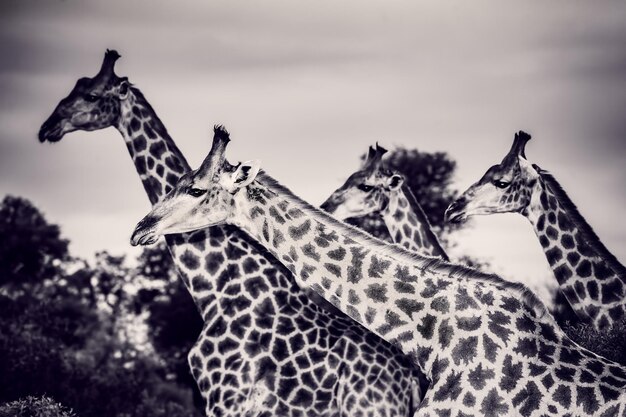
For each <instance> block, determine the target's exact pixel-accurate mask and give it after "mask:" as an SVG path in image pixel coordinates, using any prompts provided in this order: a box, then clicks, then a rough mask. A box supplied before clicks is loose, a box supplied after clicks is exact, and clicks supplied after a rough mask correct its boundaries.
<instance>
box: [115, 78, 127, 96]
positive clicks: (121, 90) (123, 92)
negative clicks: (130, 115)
mask: <svg viewBox="0 0 626 417" xmlns="http://www.w3.org/2000/svg"><path fill="white" fill-rule="evenodd" d="M129 92H130V86H129V85H128V80H122V82H121V83H120V85H119V86H118V87H117V96H118V97H119V99H120V100H126V99H127V98H128V93H129Z"/></svg>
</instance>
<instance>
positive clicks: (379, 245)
mask: <svg viewBox="0 0 626 417" xmlns="http://www.w3.org/2000/svg"><path fill="white" fill-rule="evenodd" d="M257 181H259V182H260V184H262V185H263V186H265V187H267V188H269V190H270V191H272V192H274V193H276V194H280V195H281V196H283V197H285V198H286V199H287V201H289V202H291V203H294V204H297V205H299V206H300V207H299V208H301V209H304V211H305V212H309V214H312V215H314V216H318V217H321V218H323V219H324V220H325V221H326V222H328V223H329V224H331V225H332V226H334V227H337V228H340V229H342V230H343V231H345V232H346V234H347V237H349V238H353V239H355V240H358V241H361V242H364V243H366V244H368V245H371V246H373V247H375V248H376V249H378V250H380V251H381V253H384V254H387V255H390V256H393V257H395V258H399V259H401V260H404V261H406V262H410V263H412V264H417V266H418V267H419V268H420V269H422V270H425V271H433V272H442V273H447V274H448V276H450V277H451V278H456V279H466V278H467V279H469V280H470V281H474V282H482V283H486V284H493V285H496V286H499V287H501V288H503V289H504V290H507V291H510V292H512V293H513V294H516V295H518V296H519V299H520V300H521V301H522V303H523V304H524V305H525V306H526V307H528V309H529V310H530V311H532V312H534V314H535V317H537V318H538V319H544V320H548V321H550V322H554V319H553V318H552V316H551V315H550V314H549V313H548V309H547V308H546V306H545V304H543V302H542V301H541V300H540V299H539V297H537V295H536V294H535V293H534V292H532V291H531V290H530V289H529V288H528V287H527V286H526V285H524V284H523V283H521V282H512V281H507V280H505V279H503V278H501V277H500V276H498V275H496V274H487V273H484V272H481V271H477V270H475V269H472V268H469V267H467V266H464V265H458V264H453V263H450V262H446V261H443V260H442V259H441V258H438V257H430V256H425V255H421V254H418V253H416V252H410V251H408V250H406V249H404V248H403V247H401V246H399V245H396V244H389V243H387V242H384V241H382V240H380V239H378V238H376V237H374V236H371V235H369V234H367V233H365V232H363V231H362V230H360V229H358V228H357V227H355V226H352V225H349V224H347V223H344V222H342V221H340V220H337V219H336V218H334V217H333V216H331V215H330V214H328V213H326V212H324V211H323V210H320V209H318V208H317V207H314V206H313V205H311V204H309V203H307V202H306V201H304V200H303V199H301V198H300V197H298V196H297V195H295V194H294V193H292V192H291V191H290V190H289V189H288V188H286V187H285V186H283V185H282V184H280V183H279V182H278V181H276V180H275V179H274V178H272V177H270V176H269V175H267V173H266V172H265V171H259V174H258V175H257Z"/></svg>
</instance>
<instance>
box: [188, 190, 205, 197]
mask: <svg viewBox="0 0 626 417" xmlns="http://www.w3.org/2000/svg"><path fill="white" fill-rule="evenodd" d="M206 192H207V190H203V189H201V188H190V189H188V190H187V194H189V195H190V196H192V197H200V196H203V195H205V194H206Z"/></svg>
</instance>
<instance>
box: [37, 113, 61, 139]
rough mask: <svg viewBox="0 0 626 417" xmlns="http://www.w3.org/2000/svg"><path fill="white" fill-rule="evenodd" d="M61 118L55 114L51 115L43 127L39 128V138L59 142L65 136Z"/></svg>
mask: <svg viewBox="0 0 626 417" xmlns="http://www.w3.org/2000/svg"><path fill="white" fill-rule="evenodd" d="M62 126H63V125H62V123H61V119H59V118H58V117H55V116H50V118H49V119H48V120H46V121H45V122H44V124H43V125H41V129H39V134H38V135H37V136H38V138H39V142H41V143H43V142H46V141H48V142H58V141H60V140H61V139H62V138H63V134H64V133H63V129H62Z"/></svg>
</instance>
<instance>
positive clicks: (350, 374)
mask: <svg viewBox="0 0 626 417" xmlns="http://www.w3.org/2000/svg"><path fill="white" fill-rule="evenodd" d="M118 58H119V54H118V53H117V52H115V51H107V53H106V54H105V58H104V61H103V64H102V66H101V69H100V71H99V72H98V74H97V75H96V76H95V77H93V78H87V77H85V78H81V79H80V80H79V81H78V82H77V83H76V86H75V87H74V88H73V90H72V91H71V92H70V94H69V95H68V96H67V97H66V98H64V99H63V100H61V102H60V103H59V104H58V105H57V107H56V109H55V110H54V112H53V113H52V115H51V116H50V117H49V118H48V120H47V121H46V122H45V123H44V124H43V126H42V127H41V130H40V132H39V139H40V140H41V141H50V142H58V141H59V140H61V139H62V138H63V136H64V135H65V134H67V133H69V132H73V131H78V130H81V131H93V130H98V129H104V128H107V127H109V126H113V127H115V128H116V129H117V130H118V131H119V132H120V133H121V134H122V136H123V138H124V141H125V143H126V145H127V148H128V151H129V153H130V155H131V158H132V159H133V162H134V164H135V168H136V170H137V173H138V174H139V176H140V178H141V181H142V184H143V186H144V188H145V190H146V192H147V194H148V197H149V199H150V201H151V202H152V203H153V204H154V203H157V202H158V201H161V200H163V197H164V196H165V193H166V192H167V191H169V190H171V189H172V187H173V185H175V184H176V182H177V180H178V178H179V177H180V176H181V174H183V173H184V172H187V171H189V169H190V168H189V165H188V164H187V162H186V160H185V158H184V156H183V155H182V153H181V152H180V150H179V149H178V147H177V146H176V144H175V143H174V141H173V140H172V138H171V137H170V136H169V134H168V132H167V130H166V128H165V126H164V125H163V123H162V122H161V120H160V119H159V117H158V116H157V115H156V114H155V112H154V110H153V109H152V107H151V106H150V104H149V103H148V102H147V100H146V99H145V97H144V96H143V94H142V93H141V91H140V90H139V89H138V88H136V87H135V86H133V85H132V84H130V83H129V82H128V79H127V78H126V77H118V76H117V75H116V74H115V72H114V64H115V62H116V61H117V59H118ZM167 243H168V248H169V250H170V252H171V253H172V257H173V260H174V263H175V266H176V268H177V270H178V273H179V275H180V277H181V279H182V280H183V282H184V284H185V286H186V287H187V290H188V291H189V293H190V294H191V297H192V299H193V301H194V303H195V304H196V306H197V308H198V310H199V312H200V314H201V316H202V318H203V319H204V322H205V325H204V328H203V330H202V333H201V334H200V336H199V338H198V340H197V342H196V344H195V345H194V347H193V348H192V349H191V351H190V353H189V356H188V359H189V364H190V367H191V370H192V373H193V375H194V378H195V379H196V382H197V383H198V386H199V388H200V391H201V394H202V396H203V398H204V400H205V402H206V414H207V416H218V415H219V416H223V417H224V416H232V417H240V416H242V415H249V414H254V415H258V416H263V417H269V416H289V417H298V416H309V415H311V416H335V415H338V416H370V415H372V416H378V417H384V416H391V415H393V416H396V415H398V416H411V415H412V412H413V411H412V410H413V409H414V408H415V407H416V405H417V404H418V403H419V401H420V399H421V396H420V387H419V385H417V384H416V380H417V379H418V378H419V375H418V374H417V372H416V371H415V370H414V368H413V367H412V366H410V364H409V363H408V361H407V359H406V357H405V356H404V355H403V354H402V353H401V352H400V351H399V350H397V349H395V348H393V347H392V346H391V345H389V344H388V343H386V342H384V341H383V340H382V339H380V338H379V337H377V336H375V335H374V334H373V333H371V332H369V331H366V330H365V329H364V328H363V327H361V326H359V325H357V324H356V323H355V322H353V320H351V319H349V318H347V317H345V316H341V317H338V316H336V315H334V314H332V313H329V312H327V311H325V310H323V309H321V308H319V307H318V306H316V305H314V304H313V303H312V302H311V301H310V300H309V299H308V298H307V297H306V296H305V295H304V293H303V292H302V291H301V290H300V288H299V287H298V286H297V285H296V284H295V282H294V280H293V277H292V276H291V274H290V272H289V271H287V270H286V269H285V268H284V267H283V266H282V265H281V264H279V263H278V262H277V261H276V260H275V259H274V258H273V256H272V255H270V254H269V253H268V252H267V251H266V250H265V249H264V248H263V247H261V246H260V245H259V244H258V243H257V242H256V241H254V240H253V239H251V238H250V237H248V236H247V235H245V234H244V233H241V231H239V230H237V229H236V228H234V227H231V226H215V227H211V228H208V229H203V230H198V231H196V232H193V233H185V234H178V235H176V236H168V239H167Z"/></svg>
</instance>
